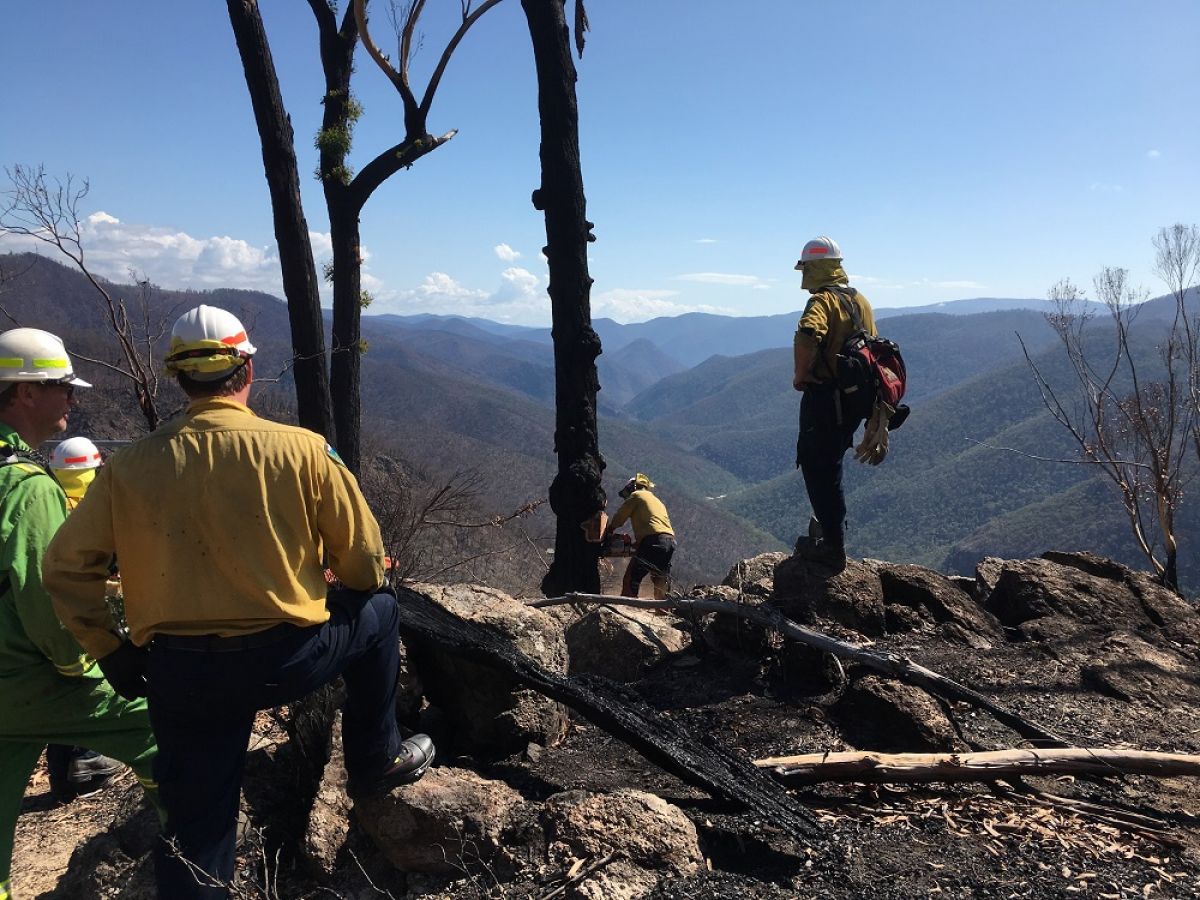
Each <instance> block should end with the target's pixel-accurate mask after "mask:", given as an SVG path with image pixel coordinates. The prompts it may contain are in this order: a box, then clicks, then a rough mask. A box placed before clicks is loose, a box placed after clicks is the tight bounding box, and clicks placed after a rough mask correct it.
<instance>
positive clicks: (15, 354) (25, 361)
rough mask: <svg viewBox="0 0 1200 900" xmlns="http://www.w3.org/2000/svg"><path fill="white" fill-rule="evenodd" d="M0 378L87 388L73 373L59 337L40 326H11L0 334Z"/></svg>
mask: <svg viewBox="0 0 1200 900" xmlns="http://www.w3.org/2000/svg"><path fill="white" fill-rule="evenodd" d="M0 381H9V382H11V381H38V382H41V383H43V384H73V385H75V386H76V387H91V385H90V384H88V383H87V382H86V381H84V380H83V379H81V378H77V377H76V376H75V368H74V366H72V365H71V357H69V356H67V348H66V347H64V346H63V342H62V338H60V337H58V335H54V334H51V333H50V332H48V331H42V330H41V329H40V328H12V329H10V330H8V331H6V332H4V333H3V334H0Z"/></svg>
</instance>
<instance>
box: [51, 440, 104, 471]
mask: <svg viewBox="0 0 1200 900" xmlns="http://www.w3.org/2000/svg"><path fill="white" fill-rule="evenodd" d="M102 462H103V460H102V459H101V457H100V448H98V447H97V446H96V445H95V444H93V443H92V442H91V441H89V440H88V439H87V438H85V437H73V438H67V439H66V440H65V441H62V442H61V443H59V444H58V445H57V446H55V448H54V449H53V450H51V451H50V468H52V469H60V470H65V469H98V468H99V467H100V465H101V463H102Z"/></svg>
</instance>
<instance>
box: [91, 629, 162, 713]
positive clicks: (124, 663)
mask: <svg viewBox="0 0 1200 900" xmlns="http://www.w3.org/2000/svg"><path fill="white" fill-rule="evenodd" d="M149 661H150V651H148V650H147V649H146V648H145V647H139V646H138V645H137V644H135V643H133V641H125V642H124V643H123V644H121V646H120V647H118V648H117V649H116V650H114V651H113V652H112V653H110V654H108V656H105V657H104V658H102V659H98V660H96V664H97V665H98V666H100V671H101V672H103V673H104V677H105V678H106V679H107V680H108V683H109V684H111V685H112V689H113V690H114V691H116V692H117V693H118V694H120V695H121V696H122V697H124V698H125V699H126V700H136V699H137V698H138V697H145V696H146V693H147V688H148V684H147V681H146V665H147V663H148V662H149Z"/></svg>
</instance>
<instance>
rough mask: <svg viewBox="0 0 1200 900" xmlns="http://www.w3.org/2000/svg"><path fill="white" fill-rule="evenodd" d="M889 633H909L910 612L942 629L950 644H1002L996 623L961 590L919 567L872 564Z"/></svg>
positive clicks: (934, 573)
mask: <svg viewBox="0 0 1200 900" xmlns="http://www.w3.org/2000/svg"><path fill="white" fill-rule="evenodd" d="M875 570H876V572H877V573H878V575H879V580H880V583H881V585H882V587H883V601H884V607H885V611H886V617H887V626H888V629H887V630H888V631H889V632H890V633H895V632H899V631H907V630H911V627H912V626H911V623H912V621H913V620H912V618H911V617H910V616H905V615H904V613H905V612H907V611H911V612H912V613H915V614H916V617H917V619H918V621H920V622H928V623H931V624H932V625H933V626H935V627H938V626H940V627H941V628H942V631H943V633H944V634H945V635H946V636H947V637H949V638H950V639H952V640H956V641H959V642H963V643H968V644H970V645H971V646H975V647H984V646H989V645H990V642H991V641H996V640H1002V639H1003V637H1004V629H1003V628H1002V627H1001V625H1000V622H999V621H998V620H997V619H996V617H995V616H993V615H992V614H991V613H989V612H988V611H987V610H986V609H984V608H983V607H982V606H981V605H980V604H979V603H977V602H976V601H975V599H974V598H973V597H972V596H971V595H970V594H968V593H967V592H966V591H964V590H963V589H962V588H961V587H959V586H958V585H957V584H955V583H954V582H953V581H951V580H950V579H949V578H947V577H946V576H945V575H941V574H939V573H938V572H934V571H931V570H929V569H924V568H921V567H920V566H906V565H893V564H891V563H876V564H875Z"/></svg>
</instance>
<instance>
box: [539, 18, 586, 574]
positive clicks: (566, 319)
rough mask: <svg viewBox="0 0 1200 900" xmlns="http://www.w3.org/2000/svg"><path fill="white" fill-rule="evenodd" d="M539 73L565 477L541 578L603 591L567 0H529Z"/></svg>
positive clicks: (555, 496) (557, 442) (542, 194)
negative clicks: (588, 529)
mask: <svg viewBox="0 0 1200 900" xmlns="http://www.w3.org/2000/svg"><path fill="white" fill-rule="evenodd" d="M521 7H522V9H524V11H525V18H526V19H527V21H528V23H529V34H530V37H531V38H532V41H533V57H534V62H535V65H536V67H537V80H538V113H539V115H540V117H541V126H542V133H541V137H542V143H541V151H540V156H541V163H542V183H541V186H540V187H539V188H538V189H537V190H535V191H534V192H533V205H534V207H535V208H537V209H539V210H542V211H543V212H544V213H545V216H546V247H545V249H544V252H545V254H546V259H547V261H548V263H549V269H550V288H549V293H550V307H551V316H552V321H553V336H554V392H555V427H554V449H555V452H556V453H557V454H558V474H557V475H556V476H555V478H554V481H553V483H552V484H551V485H550V508H551V509H553V510H554V514H555V516H557V527H556V532H555V539H554V561H553V563H552V564H551V566H550V571H549V572H547V573H546V577H545V579H544V580H543V581H542V590H543V591H544V592H545V593H547V594H550V595H554V594H560V593H564V592H567V591H584V592H597V591H599V589H600V575H599V571H598V568H597V560H598V558H599V556H598V553H597V548H596V545H595V544H590V543H588V542H587V540H586V539H585V537H584V532H583V529H582V528H581V527H580V526H581V525H582V523H583V522H584V521H586V520H587V519H590V518H591V517H592V516H593V515H595V513H596V512H597V511H599V510H601V509H603V508H604V492H603V489H602V488H601V486H600V479H601V476H602V475H603V473H604V459H603V457H601V456H600V447H599V439H598V436H597V428H596V392H597V391H599V390H600V383H599V379H598V377H597V375H596V357H597V356H599V355H600V338H599V336H598V335H597V334H596V332H595V331H594V330H593V329H592V313H591V299H590V293H591V287H592V279H591V277H590V276H589V275H588V267H587V245H588V242H589V241H591V240H593V238H592V235H591V232H590V229H591V227H592V225H591V223H590V222H588V221H587V215H586V213H587V208H586V203H587V201H586V200H585V198H584V194H583V173H582V171H581V169H580V165H579V108H578V105H577V103H576V98H575V81H576V73H575V64H574V62H573V61H572V59H571V46H570V39H569V35H568V31H567V20H566V11H565V9H564V2H563V0H521Z"/></svg>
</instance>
